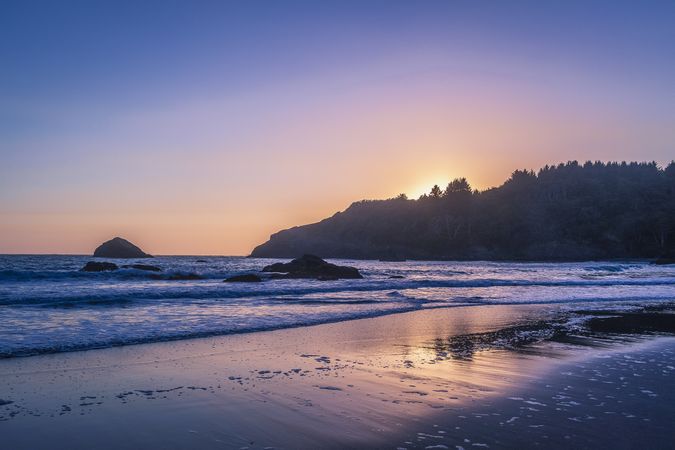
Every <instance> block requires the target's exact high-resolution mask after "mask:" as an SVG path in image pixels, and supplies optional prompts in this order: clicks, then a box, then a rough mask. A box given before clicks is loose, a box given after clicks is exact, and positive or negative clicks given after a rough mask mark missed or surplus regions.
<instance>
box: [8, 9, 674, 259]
mask: <svg viewBox="0 0 675 450" xmlns="http://www.w3.org/2000/svg"><path fill="white" fill-rule="evenodd" d="M674 158H675V1H668V2H658V1H645V2H635V1H631V2H622V1H607V2H596V1H578V2H576V1H556V0H551V1H546V2H541V1H525V0H522V1H521V0H519V1H511V2H506V1H480V0H479V1H453V0H447V1H442V2H436V1H414V2H413V1H408V2H397V1H365V0H364V1H349V0H346V1H334V2H333V1H320V2H316V1H307V2H296V1H255V0H253V1H172V0H167V1H150V0H144V1H142V2H138V1H122V0H115V1H71V0H64V1H60V2H54V1H44V2H43V1H37V0H29V1H18V0H4V1H2V2H0V253H75V254H87V253H91V252H92V251H93V249H94V248H95V247H96V246H97V245H98V244H99V243H101V242H103V241H105V240H107V239H109V238H111V237H113V236H123V237H125V238H127V239H129V240H131V241H133V242H135V243H136V244H138V245H140V246H141V247H142V248H143V249H144V250H145V251H148V252H150V253H155V254H194V255H197V254H202V255H246V254H248V253H249V252H250V251H251V249H252V248H253V247H254V246H255V245H257V244H260V243H262V242H264V241H265V240H266V239H267V238H268V237H269V235H270V234H271V233H274V232H276V231H278V230H280V229H284V228H288V227H291V226H295V225H300V224H305V223H311V222H316V221H318V220H320V219H322V218H325V217H327V216H330V215H332V214H334V213H335V212H337V211H340V210H344V209H345V208H346V207H348V206H349V204H351V203H352V202H353V201H357V200H360V199H377V198H389V197H393V196H396V195H397V194H399V193H401V192H404V193H406V194H408V195H409V196H412V197H417V196H419V195H420V194H422V193H423V192H425V191H427V190H428V189H429V188H430V187H431V186H432V185H433V184H435V183H438V184H439V185H441V186H443V185H445V184H446V183H447V182H448V181H449V180H451V179H452V178H455V177H460V176H464V177H467V178H468V180H469V182H470V183H471V184H472V186H474V187H475V188H479V189H484V188H488V187H491V186H496V185H499V184H501V183H502V182H503V181H504V180H505V179H506V178H507V177H508V176H509V174H510V173H511V172H512V171H513V170H515V169H522V168H528V169H535V170H536V169H537V168H539V167H541V166H543V165H545V164H552V163H558V162H564V161H567V160H572V159H577V160H580V161H585V160H638V161H645V160H646V161H657V162H658V163H659V164H662V165H665V164H667V163H668V162H670V161H671V160H672V159H674Z"/></svg>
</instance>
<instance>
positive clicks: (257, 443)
mask: <svg viewBox="0 0 675 450" xmlns="http://www.w3.org/2000/svg"><path fill="white" fill-rule="evenodd" d="M555 314H557V313H556V312H555V311H552V310H551V308H550V307H546V308H545V307H541V306H494V307H486V308H480V309H478V308H461V307H459V308H450V309H437V310H427V311H419V312H414V313H407V314H399V315H392V316H386V317H380V318H374V319H364V320H356V321H350V322H343V323H338V324H329V325H319V326H314V327H306V328H300V329H293V330H280V331H273V332H263V333H253V334H248V335H233V336H227V337H220V338H209V339H199V340H191V341H181V342H171V343H158V344H149V345H141V346H133V347H122V348H112V349H104V350H95V351H88V352H77V353H69V354H60V355H43V356H39V357H31V358H16V359H10V360H3V361H0V385H2V386H3V391H2V392H1V393H0V400H2V401H3V402H11V403H4V404H3V403H0V420H2V422H0V428H1V429H2V433H3V436H5V437H6V438H7V439H9V440H10V441H11V442H13V443H14V444H16V445H14V448H35V447H40V446H44V445H46V444H47V443H48V442H50V441H51V440H53V439H60V440H62V442H64V443H65V444H67V445H68V447H69V448H84V447H91V446H96V447H97V448H119V447H120V446H121V444H122V441H121V439H122V436H123V438H124V443H127V444H126V445H131V446H132V447H139V446H148V445H152V446H167V445H170V446H178V447H180V446H199V447H206V448H209V447H218V446H222V445H224V444H226V445H227V446H229V447H235V448H239V447H249V448H259V447H266V446H277V447H287V448H308V447H317V446H321V447H344V446H364V445H365V446H376V447H377V446H391V445H393V444H394V443H398V444H400V443H401V442H405V441H400V442H399V437H400V439H406V438H405V436H408V435H409V434H410V433H412V432H416V431H415V430H418V431H419V432H420V433H426V434H430V435H434V436H438V434H432V433H429V431H421V430H419V429H420V428H424V429H425V430H426V428H425V427H427V425H428V424H429V423H430V422H429V421H442V420H443V417H446V418H447V417H453V414H454V415H457V414H459V413H458V412H459V411H466V408H471V407H473V406H475V405H477V404H480V403H481V402H485V401H488V399H494V400H495V401H496V400H499V399H503V398H507V397H508V396H509V395H508V393H509V392H512V391H514V390H517V389H520V388H522V387H523V386H527V385H529V384H530V383H531V382H532V381H533V380H540V379H542V378H543V377H544V374H547V373H550V372H551V371H552V370H553V369H552V368H553V367H555V366H556V365H559V364H563V363H565V362H566V361H568V360H569V359H570V358H571V357H575V358H578V357H579V353H578V347H577V346H574V347H572V346H570V345H568V344H567V343H564V342H559V341H556V340H552V341H548V342H547V343H546V345H544V346H541V345H540V346H539V347H538V350H537V351H513V349H516V348H519V349H522V348H527V347H521V345H523V344H527V343H530V342H533V341H536V340H540V339H541V338H542V337H547V336H548V337H550V335H551V334H552V333H553V334H554V333H555V332H556V326H557V325H556V324H557V321H556V320H557V319H555ZM589 351H593V350H589ZM491 401H492V400H491ZM472 405H473V406H472ZM530 406H532V405H530ZM110 422H113V423H115V424H116V427H110V426H109V424H110ZM35 427H39V429H40V430H41V433H38V434H36V433H30V432H27V430H30V429H33V428H35ZM427 428H428V427H427ZM73 436H78V438H77V439H76V440H75V439H74V438H73ZM422 437H423V436H422ZM429 439H431V438H429ZM434 439H435V438H434ZM423 441H425V440H424V439H421V440H420V439H417V438H415V439H413V441H410V440H408V442H412V444H406V445H404V446H415V445H418V444H420V443H423Z"/></svg>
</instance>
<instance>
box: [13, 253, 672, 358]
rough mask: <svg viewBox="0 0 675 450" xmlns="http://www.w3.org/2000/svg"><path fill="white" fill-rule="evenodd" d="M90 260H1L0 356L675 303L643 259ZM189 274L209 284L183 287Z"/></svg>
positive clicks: (666, 277)
mask: <svg viewBox="0 0 675 450" xmlns="http://www.w3.org/2000/svg"><path fill="white" fill-rule="evenodd" d="M90 260H93V258H91V257H87V256H59V255H0V357H14V356H26V355H32V354H39V353H45V352H57V351H73V350H84V349H91V348H100V347H109V346H114V345H128V344H135V343H143V342H154V341H164V340H173V339H187V338H192V337H200V336H210V335H219V334H229V333H243V332H253V331H261V330H270V329H276V328H285V327H298V326H308V325H313V324H319V323H325V322H335V321H342V320H350V319H357V318H362V317H372V316H377V315H384V314H393V313H398V312H404V311H412V310H417V309H423V308H448V307H457V306H467V307H473V308H481V307H486V306H489V305H495V304H542V305H546V304H550V305H555V307H556V308H560V307H561V306H562V307H570V308H576V309H581V308H610V307H611V308H617V307H619V308H621V307H632V306H635V305H645V304H650V305H651V304H655V303H665V302H671V301H673V300H674V299H675V266H656V265H652V264H649V263H647V262H640V261H622V262H614V261H613V262H583V263H513V262H429V261H408V262H377V261H351V260H331V262H333V263H336V264H340V265H351V266H355V267H357V268H358V269H359V270H360V271H361V273H362V274H363V276H364V278H363V279H357V280H338V281H317V280H297V279H293V280H290V279H289V280H267V281H264V282H261V283H223V280H224V279H225V278H227V277H229V276H232V275H237V274H245V273H258V272H259V271H260V270H261V269H262V267H264V266H265V265H267V264H271V263H273V262H276V261H277V260H271V259H256V258H244V257H203V256H194V257H193V256H162V257H156V258H153V259H151V260H124V261H121V260H114V259H110V260H107V259H106V261H111V262H115V263H117V264H118V265H122V264H133V263H143V264H152V265H155V266H158V267H160V268H162V271H161V272H148V271H142V270H136V269H120V270H117V271H114V272H101V273H90V272H81V271H80V269H81V268H82V267H83V266H84V265H85V263H86V262H87V261H90ZM187 274H196V275H199V277H200V278H201V279H197V280H172V279H171V278H172V277H175V276H176V275H187ZM392 277H395V278H392Z"/></svg>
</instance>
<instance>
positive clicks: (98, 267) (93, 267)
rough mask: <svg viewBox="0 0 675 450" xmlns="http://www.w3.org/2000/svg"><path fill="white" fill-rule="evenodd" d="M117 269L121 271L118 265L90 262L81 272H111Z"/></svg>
mask: <svg viewBox="0 0 675 450" xmlns="http://www.w3.org/2000/svg"><path fill="white" fill-rule="evenodd" d="M117 269H119V267H118V266H117V264H113V263H111V262H96V261H89V262H88V263H87V264H85V266H84V267H83V268H81V269H80V272H111V271H113V270H117Z"/></svg>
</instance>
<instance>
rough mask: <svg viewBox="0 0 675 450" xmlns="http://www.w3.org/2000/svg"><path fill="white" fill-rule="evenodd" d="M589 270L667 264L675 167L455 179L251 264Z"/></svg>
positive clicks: (267, 252) (570, 167)
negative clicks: (602, 265) (482, 182)
mask: <svg viewBox="0 0 675 450" xmlns="http://www.w3.org/2000/svg"><path fill="white" fill-rule="evenodd" d="M305 253H311V254H318V255H321V256H323V257H330V258H355V259H394V260H397V259H440V260H443V259H446V260H447V259H452V260H590V259H619V258H659V257H660V258H672V257H673V256H674V255H675V162H671V163H670V164H669V165H668V166H667V167H665V168H661V167H659V166H658V165H657V164H656V163H655V162H630V163H626V162H620V163H619V162H609V163H604V162H586V163H584V164H579V163H578V162H577V161H570V162H567V163H565V164H559V165H554V166H548V165H547V166H545V167H543V168H542V169H540V170H539V171H538V172H537V173H535V172H534V171H531V170H516V171H515V172H513V174H512V175H511V177H510V178H509V179H508V180H506V181H505V182H504V183H503V184H502V185H501V186H499V187H495V188H491V189H487V190H484V191H478V190H472V189H471V186H470V185H469V183H468V182H467V180H466V179H464V178H458V179H455V180H453V181H451V182H450V183H449V184H448V185H447V186H446V187H445V188H444V189H442V188H441V187H439V186H434V187H433V188H432V189H431V191H430V192H429V194H425V195H423V196H421V197H420V198H419V199H417V200H411V199H408V198H407V197H406V196H405V195H404V194H401V195H399V196H398V197H396V198H392V199H388V200H363V201H359V202H356V203H353V204H352V205H351V206H349V208H347V209H346V210H345V211H343V212H338V213H336V214H335V215H333V216H332V217H330V218H327V219H324V220H322V221H320V222H318V223H313V224H310V225H303V226H298V227H294V228H290V229H287V230H283V231H279V232H278V233H275V234H273V235H272V236H271V237H270V239H269V241H267V242H265V243H264V244H261V245H259V246H257V247H256V248H255V249H254V250H253V252H252V253H251V256H253V257H274V258H292V257H296V256H297V255H301V254H305Z"/></svg>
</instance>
